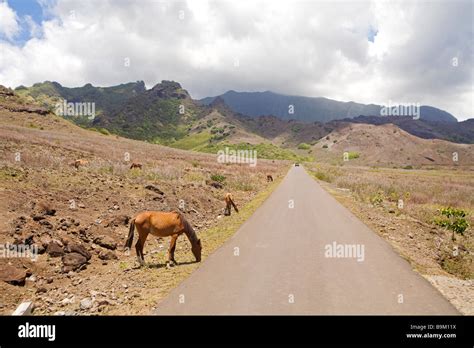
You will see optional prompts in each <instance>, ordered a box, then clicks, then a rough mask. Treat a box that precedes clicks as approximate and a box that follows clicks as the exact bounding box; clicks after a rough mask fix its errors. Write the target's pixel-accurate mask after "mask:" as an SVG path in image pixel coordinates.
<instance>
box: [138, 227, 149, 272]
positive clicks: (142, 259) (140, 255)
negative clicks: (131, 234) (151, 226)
mask: <svg viewBox="0 0 474 348" xmlns="http://www.w3.org/2000/svg"><path fill="white" fill-rule="evenodd" d="M137 230H138V241H137V244H135V250H136V251H137V258H138V262H139V263H140V265H141V266H143V265H145V257H144V255H143V247H144V246H145V241H146V237H148V233H147V232H145V231H143V230H142V229H141V228H140V227H139V226H137Z"/></svg>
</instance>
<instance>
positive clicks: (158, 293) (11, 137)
mask: <svg viewBox="0 0 474 348" xmlns="http://www.w3.org/2000/svg"><path fill="white" fill-rule="evenodd" d="M165 87H166V85H165ZM157 91H158V92H160V93H161V90H160V89H157V90H155V92H156V93H157ZM173 93H175V92H173ZM173 93H172V94H173ZM173 95H174V94H173ZM160 98H162V97H161V95H160ZM172 98H174V97H172ZM186 98H187V97H186ZM160 100H161V99H160ZM187 102H188V103H191V101H190V100H188V99H187ZM206 110H207V111H210V112H209V113H208V114H206V113H205V112H203V113H202V115H201V116H199V117H201V118H198V119H197V120H195V121H193V122H194V123H193V126H192V127H191V128H189V133H188V135H185V136H183V137H182V138H180V139H179V140H176V141H175V142H174V143H173V144H172V146H175V147H179V148H181V149H185V150H181V149H174V148H171V147H165V146H161V145H158V144H151V143H148V142H146V141H140V140H131V139H127V138H123V137H120V136H118V135H115V134H111V133H109V132H105V131H101V130H100V129H96V131H94V130H93V129H83V128H80V127H79V126H77V125H75V124H74V123H72V122H70V121H67V120H65V119H63V118H61V117H59V116H56V115H54V114H53V113H51V112H50V111H49V110H48V109H46V108H44V106H41V105H40V104H38V103H36V102H35V101H34V100H29V99H25V98H22V97H20V96H18V95H16V94H14V93H13V92H12V91H11V90H8V89H1V90H0V139H1V142H0V154H1V156H0V196H1V200H0V211H1V212H2V216H3V218H2V219H1V221H0V244H2V245H5V244H8V243H9V244H13V245H14V244H16V245H32V246H35V247H37V248H38V251H39V253H40V255H39V257H38V259H37V260H36V261H32V260H30V259H27V258H1V259H0V276H1V277H2V280H3V281H2V282H0V313H2V314H11V313H12V312H13V311H14V310H15V308H16V307H17V306H18V305H19V304H20V303H21V302H23V301H32V302H33V303H34V306H35V310H34V313H35V314H49V315H53V314H55V315H95V314H149V313H150V312H151V311H153V309H154V308H155V306H156V305H157V304H158V303H159V302H160V301H161V300H162V299H163V298H164V297H165V296H166V295H167V294H168V293H169V292H170V291H171V290H172V289H173V288H175V287H176V286H177V285H178V284H180V283H181V282H182V281H183V280H184V279H185V278H186V277H187V276H189V275H190V274H191V273H192V272H193V271H194V270H195V269H196V268H197V267H198V266H199V264H198V263H196V262H194V257H193V256H192V253H191V250H190V245H189V242H188V241H187V239H186V237H185V236H184V235H183V236H181V237H180V238H179V239H178V245H177V252H176V259H177V261H178V263H179V264H178V265H177V266H175V267H171V268H167V267H166V260H167V249H168V243H169V241H168V240H167V239H161V238H154V237H151V236H150V237H149V238H148V241H147V244H146V245H145V260H146V262H147V265H146V266H145V267H142V268H140V267H138V262H137V261H136V257H135V250H134V248H132V251H131V253H130V254H126V253H124V252H123V245H124V243H125V239H126V236H127V234H128V227H129V222H130V219H131V218H132V217H133V216H135V215H136V214H137V213H139V212H141V211H144V210H163V211H172V210H180V211H181V212H183V213H184V214H185V216H186V218H187V219H188V220H189V221H190V222H191V224H192V225H193V226H194V228H195V229H196V231H197V232H198V235H199V237H200V238H201V240H202V243H203V246H204V249H203V260H205V258H206V257H207V256H208V255H210V254H211V253H212V252H213V251H215V250H216V249H217V248H219V247H220V246H221V245H222V244H223V243H224V242H225V241H226V240H227V239H228V238H229V237H231V236H232V235H233V233H234V232H235V231H236V230H237V229H238V228H239V226H241V225H242V223H243V222H245V221H246V220H247V219H248V218H249V217H250V216H251V215H252V213H253V212H254V211H255V210H256V209H257V208H258V207H259V206H260V205H261V203H262V202H263V201H264V200H265V199H266V198H267V197H268V196H269V195H270V193H271V192H272V190H273V189H274V188H275V187H276V186H278V184H279V182H280V181H281V179H282V178H283V177H284V176H285V174H286V173H287V170H288V168H289V166H290V164H292V163H293V162H290V161H288V160H284V159H291V158H293V159H295V160H300V159H307V160H308V161H309V160H311V159H312V158H315V160H316V161H315V162H306V163H304V166H305V168H306V169H307V170H308V172H309V173H310V174H312V175H313V176H314V177H315V179H317V180H319V181H320V182H321V183H322V184H323V187H324V188H325V189H326V190H328V191H329V192H330V193H331V194H333V195H334V196H335V197H336V198H337V199H338V200H339V201H340V202H341V203H342V204H343V205H345V206H346V207H348V208H349V209H350V210H351V211H352V212H353V213H354V214H355V215H356V216H358V217H359V218H360V219H361V220H362V221H363V222H364V223H365V224H366V225H368V226H369V227H370V228H371V229H372V230H373V231H375V232H376V233H378V234H379V235H381V236H382V237H383V238H385V239H386V240H388V241H389V242H390V243H391V245H392V246H393V247H394V249H395V250H396V251H397V252H398V253H399V254H401V255H402V256H403V257H404V258H406V259H407V260H408V261H409V262H410V263H411V265H412V267H413V268H414V269H415V270H417V271H418V272H419V273H421V274H422V275H423V276H425V277H426V278H427V279H428V280H429V281H430V282H431V283H432V284H433V285H434V286H435V287H436V288H437V289H439V290H440V292H441V293H443V295H445V297H447V298H448V299H449V300H450V301H451V303H453V304H454V305H455V306H456V308H457V309H458V310H459V311H460V312H462V313H464V314H473V313H474V304H473V302H472V299H473V298H474V285H473V277H474V270H473V254H472V252H473V248H474V242H473V236H472V225H473V223H474V220H473V216H474V201H473V197H474V173H473V168H474V167H473V163H474V157H473V156H474V155H473V153H474V151H473V146H474V145H472V144H456V143H451V142H448V141H445V140H440V139H422V138H419V137H417V136H414V135H412V134H409V133H407V132H405V131H404V130H401V129H400V128H398V127H397V126H396V125H393V124H382V125H372V124H359V123H354V124H352V123H346V122H340V123H337V124H336V125H337V126H334V124H333V126H331V127H329V128H325V127H326V126H323V125H321V124H314V125H312V126H311V127H307V128H300V127H301V124H300V123H294V122H290V121H289V122H286V121H279V120H276V119H275V118H274V117H271V116H268V117H262V118H259V119H258V120H256V121H251V120H250V119H248V118H245V117H244V116H242V115H235V114H234V113H233V112H231V111H230V110H228V108H227V107H226V105H225V104H223V103H222V101H219V100H217V101H216V102H215V103H214V104H213V105H211V106H210V109H206ZM265 120H267V121H269V122H270V121H272V122H270V123H269V127H268V128H265V127H266V126H265V124H266V121H265ZM272 125H273V126H272ZM270 126H272V127H270ZM285 127H286V128H285ZM88 128H89V127H88ZM97 130H98V131H97ZM213 130H217V131H216V132H215V133H213ZM220 133H222V134H220ZM212 134H213V135H212ZM211 135H212V139H217V141H221V140H219V139H220V137H221V136H222V135H223V136H224V139H226V140H225V141H226V142H223V143H220V144H221V145H225V144H228V143H229V144H247V145H248V144H255V146H256V147H255V149H257V150H259V151H260V150H261V151H262V152H264V153H265V155H267V156H269V157H271V158H274V159H260V158H259V159H258V164H257V165H256V166H255V167H252V166H249V165H248V164H231V163H227V164H223V163H219V162H218V161H217V156H216V154H215V153H202V152H194V151H187V150H191V149H192V150H200V149H201V148H206V150H205V151H204V152H212V151H215V150H217V149H218V147H217V145H216V144H217V143H214V140H212V139H211V138H209V137H211ZM301 137H302V138H301ZM298 139H300V140H298ZM301 139H303V140H305V139H309V140H311V143H309V144H305V146H301V144H300V145H298V144H299V143H301ZM269 141H270V142H269ZM285 143H286V145H288V146H289V145H290V144H292V145H291V146H289V148H291V151H289V150H287V149H285ZM297 145H298V146H297ZM292 151H295V153H296V154H295V153H293V152H292ZM344 152H347V153H348V158H347V161H345V160H344V158H343V154H344ZM259 153H260V152H259ZM454 153H455V154H456V160H454V157H453V156H454ZM78 159H82V160H83V163H79V164H78V165H77V166H75V165H74V163H75V161H76V160H78ZM132 163H139V164H141V166H142V168H141V169H140V168H134V169H130V166H131V165H132ZM268 174H271V175H272V176H273V178H274V179H275V181H273V182H270V183H269V182H267V175H268ZM226 192H231V193H232V194H233V196H234V200H235V202H236V203H237V205H238V207H239V209H240V213H239V214H235V213H234V214H232V216H224V214H223V209H224V206H225V204H224V195H225V193H226ZM400 200H401V201H402V205H401V206H400ZM447 207H454V208H458V209H462V210H463V211H464V212H466V214H467V215H466V220H467V222H468V223H469V225H470V226H471V227H468V228H467V230H466V231H465V233H464V234H463V235H460V234H457V235H456V239H455V240H454V241H453V240H452V239H451V232H449V231H447V230H446V229H444V228H442V227H440V226H438V225H436V224H435V223H434V221H435V220H436V218H437V217H439V209H442V208H447ZM454 251H455V252H454Z"/></svg>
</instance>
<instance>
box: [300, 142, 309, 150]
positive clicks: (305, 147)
mask: <svg viewBox="0 0 474 348" xmlns="http://www.w3.org/2000/svg"><path fill="white" fill-rule="evenodd" d="M310 148H311V145H309V144H306V143H301V144H299V145H298V149H300V150H309V149H310Z"/></svg>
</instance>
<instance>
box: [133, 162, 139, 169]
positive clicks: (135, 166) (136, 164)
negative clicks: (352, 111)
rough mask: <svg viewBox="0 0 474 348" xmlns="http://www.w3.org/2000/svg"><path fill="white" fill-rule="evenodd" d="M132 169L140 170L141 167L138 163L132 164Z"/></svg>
mask: <svg viewBox="0 0 474 348" xmlns="http://www.w3.org/2000/svg"><path fill="white" fill-rule="evenodd" d="M133 168H138V169H142V165H141V164H140V163H135V162H133V163H132V165H131V166H130V169H133Z"/></svg>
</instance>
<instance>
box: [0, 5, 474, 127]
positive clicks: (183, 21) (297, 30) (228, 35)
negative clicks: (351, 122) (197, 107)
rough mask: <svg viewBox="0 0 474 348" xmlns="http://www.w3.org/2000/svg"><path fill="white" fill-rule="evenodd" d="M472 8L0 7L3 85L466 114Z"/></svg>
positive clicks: (469, 107)
mask: <svg viewBox="0 0 474 348" xmlns="http://www.w3.org/2000/svg"><path fill="white" fill-rule="evenodd" d="M473 13H474V12H473V2H472V1H471V0H446V1H389V2H387V1H328V2H325V1H290V0H284V1H278V0H268V1H267V0H265V1H260V2H259V1H244V0H233V1H226V0H217V1H207V0H202V1H201V0H190V1H188V2H186V1H180V2H178V1H157V0H134V1H132V0H113V1H112V0H90V1H89V0H73V1H71V0H65V1H62V0H7V1H5V0H0V84H3V85H6V86H9V87H16V86H18V85H26V86H30V85H32V84H33V83H35V82H40V81H45V80H50V81H58V82H59V83H61V84H63V85H65V86H68V87H74V86H82V85H84V84H86V83H89V82H90V83H92V84H93V85H98V86H110V85H114V84H119V83H124V82H130V81H137V80H144V81H145V83H146V85H147V87H149V88H150V87H152V86H153V85H154V84H156V83H158V82H160V81H161V80H164V79H166V80H175V81H178V82H180V83H181V84H182V86H183V87H184V88H186V89H187V90H188V91H189V92H190V94H191V95H192V96H193V97H194V98H202V97H205V96H213V95H218V94H221V93H223V92H225V91H227V90H230V89H233V90H237V91H265V90H271V91H275V92H280V93H285V94H297V95H305V96H324V97H328V98H332V99H337V100H342V101H350V100H353V101H358V102H363V103H371V102H372V103H377V104H387V103H389V102H392V104H393V103H409V102H415V103H416V102H419V103H421V104H428V105H433V106H436V107H439V108H441V109H444V110H446V111H448V112H451V113H452V114H454V115H455V116H456V117H457V118H458V119H460V120H462V119H466V118H471V117H474V115H473V109H474V107H473V62H474V53H473Z"/></svg>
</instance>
